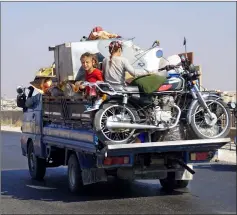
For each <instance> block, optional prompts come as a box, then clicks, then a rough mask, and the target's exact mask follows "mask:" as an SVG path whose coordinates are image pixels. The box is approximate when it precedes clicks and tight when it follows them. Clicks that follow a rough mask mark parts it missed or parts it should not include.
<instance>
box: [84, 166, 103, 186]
mask: <svg viewBox="0 0 237 215" xmlns="http://www.w3.org/2000/svg"><path fill="white" fill-rule="evenodd" d="M81 175H82V182H83V185H88V184H94V183H97V182H102V181H107V174H106V173H105V170H104V169H99V168H98V169H97V168H90V169H82V173H81Z"/></svg>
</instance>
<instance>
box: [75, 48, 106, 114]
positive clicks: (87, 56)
mask: <svg viewBox="0 0 237 215" xmlns="http://www.w3.org/2000/svg"><path fill="white" fill-rule="evenodd" d="M80 60H81V65H82V68H83V69H84V70H85V72H86V73H85V81H88V82H92V83H95V82H97V81H104V78H103V74H102V72H101V71H100V70H99V69H97V67H98V60H97V58H96V56H95V55H93V54H91V53H89V52H86V53H84V54H83V55H82V56H81V58H80ZM77 84H79V89H80V90H82V89H84V87H82V86H81V85H80V82H77ZM90 90H91V89H90V88H89V87H86V94H87V95H88V94H89V92H90ZM100 100H101V99H99V100H97V101H96V102H95V105H94V107H92V108H88V109H87V111H88V110H89V109H90V110H92V109H97V108H98V106H99V105H100V104H101V101H100Z"/></svg>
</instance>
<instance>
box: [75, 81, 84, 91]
mask: <svg viewBox="0 0 237 215" xmlns="http://www.w3.org/2000/svg"><path fill="white" fill-rule="evenodd" d="M82 82H83V81H77V82H76V83H75V86H76V87H77V88H78V89H80V90H83V89H85V86H82Z"/></svg>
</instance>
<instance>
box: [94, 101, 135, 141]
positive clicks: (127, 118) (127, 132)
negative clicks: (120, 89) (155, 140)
mask: <svg viewBox="0 0 237 215" xmlns="http://www.w3.org/2000/svg"><path fill="white" fill-rule="evenodd" d="M99 120H100V121H99V122H100V128H101V132H102V133H103V135H104V136H105V137H106V139H107V140H110V141H113V142H116V143H119V142H122V141H126V140H128V139H129V138H131V137H132V135H133V133H134V131H135V129H126V128H122V129H109V128H107V126H106V123H107V121H108V120H109V121H113V122H132V121H135V116H134V114H133V113H132V111H131V110H130V109H128V108H127V107H123V106H121V105H113V106H110V107H108V108H107V109H105V110H104V112H103V113H102V114H101V117H100V119H99Z"/></svg>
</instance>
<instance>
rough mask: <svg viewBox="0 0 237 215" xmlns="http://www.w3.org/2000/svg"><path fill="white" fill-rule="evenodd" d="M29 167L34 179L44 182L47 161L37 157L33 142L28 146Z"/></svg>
mask: <svg viewBox="0 0 237 215" xmlns="http://www.w3.org/2000/svg"><path fill="white" fill-rule="evenodd" d="M27 158H28V167H29V172H30V175H31V178H32V179H35V180H42V179H43V178H44V176H45V173H46V160H45V159H42V158H38V157H37V156H36V155H35V151H34V145H33V142H32V141H31V142H30V143H29V146H28V154H27Z"/></svg>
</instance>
